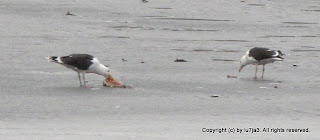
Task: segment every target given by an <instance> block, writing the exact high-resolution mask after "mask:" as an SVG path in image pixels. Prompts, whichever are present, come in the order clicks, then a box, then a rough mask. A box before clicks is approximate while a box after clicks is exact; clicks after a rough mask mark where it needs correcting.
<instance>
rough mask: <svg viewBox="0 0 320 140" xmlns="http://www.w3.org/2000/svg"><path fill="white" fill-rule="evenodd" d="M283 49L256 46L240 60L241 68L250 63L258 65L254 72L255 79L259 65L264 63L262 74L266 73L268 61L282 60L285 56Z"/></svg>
mask: <svg viewBox="0 0 320 140" xmlns="http://www.w3.org/2000/svg"><path fill="white" fill-rule="evenodd" d="M283 55H284V54H282V52H281V51H279V50H270V49H268V48H260V47H255V48H252V49H250V50H249V51H247V52H246V54H245V55H244V56H243V57H242V58H241V60H240V68H239V72H240V71H241V69H242V68H243V67H244V66H246V65H249V64H253V65H256V72H255V74H254V77H253V78H254V79H256V78H257V71H258V65H262V76H261V78H263V75H264V66H265V65H266V64H268V63H273V62H275V61H282V60H283V57H282V56H283Z"/></svg>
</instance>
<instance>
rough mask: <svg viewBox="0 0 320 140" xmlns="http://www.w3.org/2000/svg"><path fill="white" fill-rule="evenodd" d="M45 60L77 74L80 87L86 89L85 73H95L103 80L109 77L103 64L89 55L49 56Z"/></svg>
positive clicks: (107, 69)
mask: <svg viewBox="0 0 320 140" xmlns="http://www.w3.org/2000/svg"><path fill="white" fill-rule="evenodd" d="M47 59H48V60H49V61H51V62H55V63H58V64H61V65H63V66H66V67H67V68H69V69H72V70H74V71H76V72H77V73H78V78H79V81H80V87H82V86H84V87H87V85H86V78H85V73H95V74H98V75H102V76H104V77H105V78H107V77H108V76H109V75H110V74H109V72H110V70H109V68H108V67H106V66H105V65H103V64H100V62H99V60H98V59H97V58H96V57H93V56H91V55H89V54H70V55H68V56H50V57H47ZM80 74H82V75H83V76H82V78H83V83H84V85H82V82H81V75H80Z"/></svg>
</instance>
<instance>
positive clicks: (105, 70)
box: [100, 64, 110, 78]
mask: <svg viewBox="0 0 320 140" xmlns="http://www.w3.org/2000/svg"><path fill="white" fill-rule="evenodd" d="M100 69H101V71H102V73H103V74H102V75H103V76H104V77H105V78H108V77H109V75H110V69H109V68H108V67H106V66H105V65H102V64H100Z"/></svg>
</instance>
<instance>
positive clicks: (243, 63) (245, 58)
mask: <svg viewBox="0 0 320 140" xmlns="http://www.w3.org/2000/svg"><path fill="white" fill-rule="evenodd" d="M246 65H248V55H244V56H242V58H241V59H240V67H239V72H240V71H241V70H242V68H243V67H244V66H246Z"/></svg>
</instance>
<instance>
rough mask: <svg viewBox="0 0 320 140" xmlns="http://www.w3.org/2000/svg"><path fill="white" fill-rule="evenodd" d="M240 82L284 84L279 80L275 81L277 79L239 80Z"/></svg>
mask: <svg viewBox="0 0 320 140" xmlns="http://www.w3.org/2000/svg"><path fill="white" fill-rule="evenodd" d="M238 79H239V80H242V81H247V82H259V83H283V82H282V81H279V80H275V79H265V78H263V79H261V78H257V79H254V78H238Z"/></svg>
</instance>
